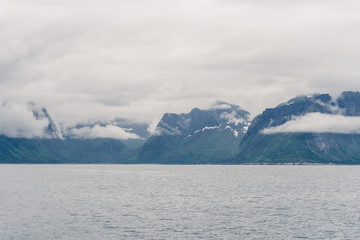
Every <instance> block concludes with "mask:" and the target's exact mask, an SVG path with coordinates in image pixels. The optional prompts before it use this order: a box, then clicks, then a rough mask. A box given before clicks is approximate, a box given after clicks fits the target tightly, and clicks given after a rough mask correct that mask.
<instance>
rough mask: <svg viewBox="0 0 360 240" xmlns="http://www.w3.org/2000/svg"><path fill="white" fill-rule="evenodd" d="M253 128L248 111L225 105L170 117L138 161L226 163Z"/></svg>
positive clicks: (167, 114)
mask: <svg viewBox="0 0 360 240" xmlns="http://www.w3.org/2000/svg"><path fill="white" fill-rule="evenodd" d="M249 125H250V122H249V113H248V112H247V111H245V110H243V109H241V108H240V107H239V106H237V105H232V104H228V103H225V102H217V103H216V104H215V105H214V106H212V107H211V108H210V109H207V110H201V109H198V108H194V109H193V110H192V111H191V112H189V113H183V114H173V113H166V114H164V116H163V117H162V119H161V120H160V122H159V124H158V125H157V127H156V130H155V133H154V135H153V136H152V137H150V139H149V140H148V141H147V142H146V143H145V144H144V145H143V146H142V147H141V148H140V149H139V151H138V152H137V154H136V156H134V158H135V161H137V162H147V163H169V164H175V163H182V164H184V163H189V164H198V163H224V161H226V159H229V158H231V157H232V156H233V154H234V153H235V151H236V149H237V146H238V145H239V143H240V141H241V139H242V137H243V136H244V134H245V133H246V131H247V128H248V126H249Z"/></svg>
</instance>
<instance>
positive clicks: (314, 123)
mask: <svg viewBox="0 0 360 240" xmlns="http://www.w3.org/2000/svg"><path fill="white" fill-rule="evenodd" d="M295 132H312V133H343V134H360V117H350V116H343V115H331V114H322V113H308V114H306V115H304V116H299V117H293V118H292V119H291V120H290V121H288V122H286V123H285V124H283V125H280V126H276V127H271V128H266V129H264V130H263V133H264V134H274V133H295Z"/></svg>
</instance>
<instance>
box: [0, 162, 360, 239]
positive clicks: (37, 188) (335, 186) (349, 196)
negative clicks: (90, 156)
mask: <svg viewBox="0 0 360 240" xmlns="http://www.w3.org/2000/svg"><path fill="white" fill-rule="evenodd" d="M0 238H1V239H298V238H305V239H360V167H359V166H164V165H0Z"/></svg>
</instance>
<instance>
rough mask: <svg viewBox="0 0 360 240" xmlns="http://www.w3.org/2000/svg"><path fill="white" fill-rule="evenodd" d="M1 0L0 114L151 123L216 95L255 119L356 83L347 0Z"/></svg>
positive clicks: (356, 38) (354, 20)
mask: <svg viewBox="0 0 360 240" xmlns="http://www.w3.org/2000/svg"><path fill="white" fill-rule="evenodd" d="M0 5H1V8H0V105H1V106H2V107H1V108H2V109H0V113H2V116H5V115H6V117H4V119H5V120H2V122H7V123H9V122H11V119H12V118H18V117H17V116H21V114H18V115H17V114H16V111H18V110H19V109H20V110H21V109H23V108H24V107H23V106H26V103H27V102H29V101H32V102H35V103H36V104H38V105H41V106H45V107H46V108H47V110H48V112H49V113H50V114H51V115H52V116H53V118H54V119H56V121H57V122H58V123H59V124H61V125H63V126H71V125H74V124H75V123H78V122H86V121H90V120H110V119H113V118H115V117H120V118H126V119H130V120H132V121H136V122H146V123H154V122H156V121H158V120H159V119H160V118H161V116H162V115H163V114H164V113H165V112H174V113H180V112H189V111H190V110H191V109H192V108H194V107H199V108H208V107H209V106H211V105H212V104H213V103H214V102H215V101H216V100H223V101H227V102H230V103H232V104H237V105H240V106H241V107H242V108H243V109H245V110H247V111H249V112H250V113H251V115H252V117H254V116H255V115H257V114H259V113H261V112H262V111H263V110H264V109H265V108H269V107H274V106H276V105H278V104H279V103H280V102H283V101H287V100H288V99H290V98H292V97H294V96H297V95H303V94H304V95H307V94H311V93H330V94H332V95H334V96H336V95H339V93H341V92H342V91H345V90H351V91H358V90H360V67H359V63H360V45H359V43H360V31H359V29H360V14H359V12H360V1H357V0H356V1H354V0H347V1H340V0H326V1H325V0H301V1H299V0H296V1H295V0H272V1H269V0H236V1H235V0H221V1H220V0H206V1H205V0H194V1H188V0H176V1H174V0H152V1H149V0H146V1H145V0H131V1H130V0H62V1H58V0H56V1H55V0H0ZM9 106H10V107H9ZM11 106H12V107H11ZM20 110H19V111H20ZM25 115H26V114H24V116H25ZM14 116H15V117H14ZM26 117H29V116H28V115H26ZM315 117H316V116H315ZM24 119H25V117H24ZM335 121H336V119H335ZM41 126H42V125H41V124H40V125H39V127H41ZM107 130H109V129H107Z"/></svg>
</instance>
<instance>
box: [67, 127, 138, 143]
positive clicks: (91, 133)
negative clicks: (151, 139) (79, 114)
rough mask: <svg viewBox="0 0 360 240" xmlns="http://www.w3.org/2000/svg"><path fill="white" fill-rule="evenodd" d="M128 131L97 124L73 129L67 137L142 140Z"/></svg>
mask: <svg viewBox="0 0 360 240" xmlns="http://www.w3.org/2000/svg"><path fill="white" fill-rule="evenodd" d="M128 130H129V129H124V128H121V127H117V126H113V125H106V126H100V125H98V124H97V125H95V126H93V127H82V128H72V129H70V130H68V132H67V135H69V136H71V137H72V138H113V139H119V140H127V139H139V138H140V137H139V136H138V135H136V134H134V133H131V132H128Z"/></svg>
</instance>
